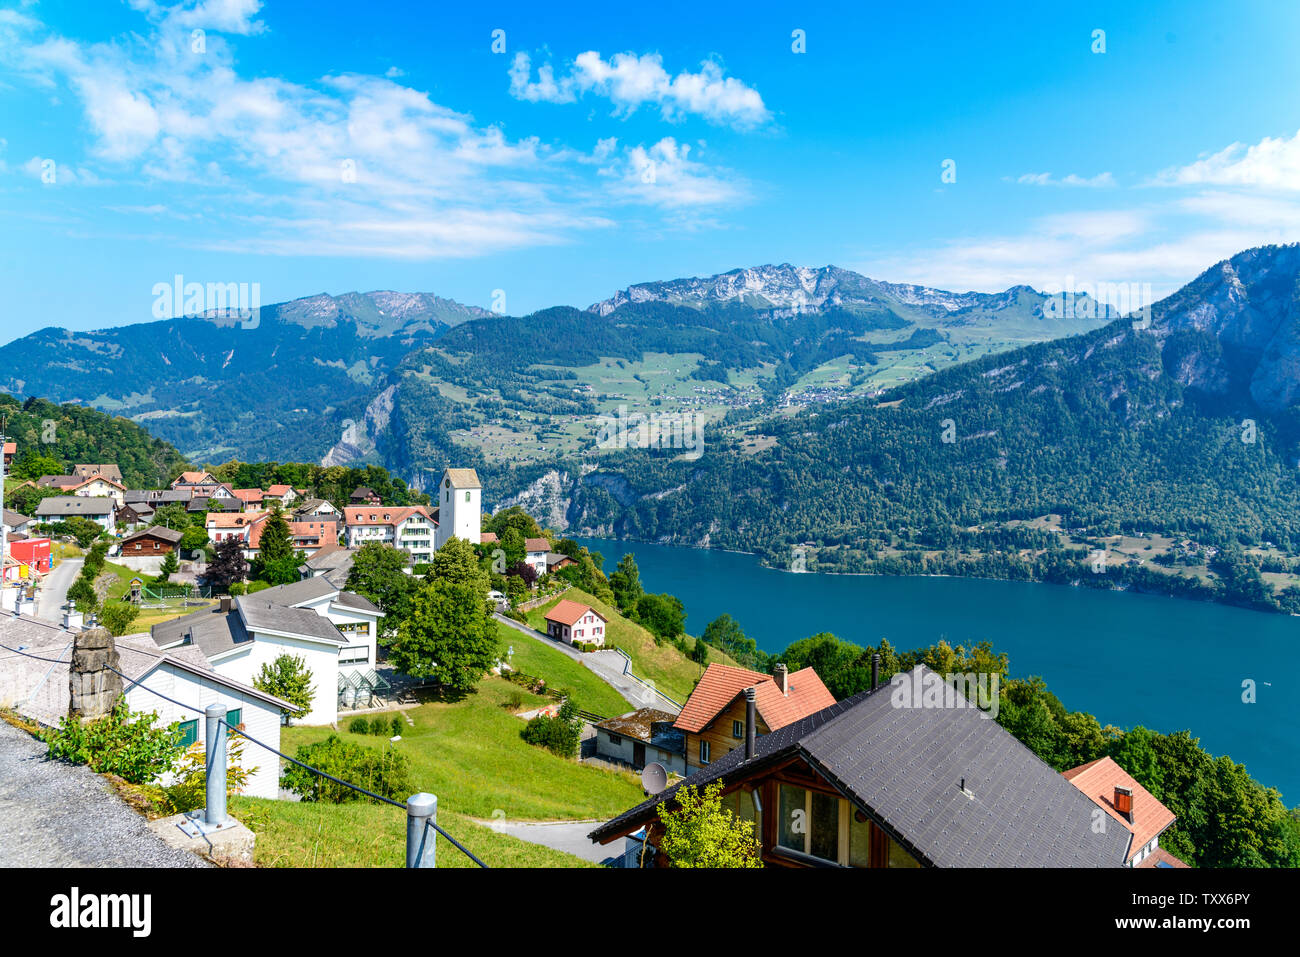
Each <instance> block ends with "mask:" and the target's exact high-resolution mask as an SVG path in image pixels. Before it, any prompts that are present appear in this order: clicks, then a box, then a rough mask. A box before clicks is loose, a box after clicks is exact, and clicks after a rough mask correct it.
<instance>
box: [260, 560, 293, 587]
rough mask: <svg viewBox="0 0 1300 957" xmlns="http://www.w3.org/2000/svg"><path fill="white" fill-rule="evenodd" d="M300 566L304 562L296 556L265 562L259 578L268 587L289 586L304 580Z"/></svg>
mask: <svg viewBox="0 0 1300 957" xmlns="http://www.w3.org/2000/svg"><path fill="white" fill-rule="evenodd" d="M300 565H302V561H301V559H299V558H298V557H297V556H295V555H290V556H289V557H288V558H274V559H271V560H270V561H263V562H262V563H261V568H260V574H258V576H257V578H258V580H259V581H264V582H266V583H267V584H268V585H289V584H292V583H293V582H296V581H298V580H300V579H301V578H302V575H301V574H300V573H299V572H298V568H299V566H300Z"/></svg>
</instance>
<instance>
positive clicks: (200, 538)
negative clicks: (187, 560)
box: [180, 525, 208, 552]
mask: <svg viewBox="0 0 1300 957" xmlns="http://www.w3.org/2000/svg"><path fill="white" fill-rule="evenodd" d="M206 544H208V530H207V529H206V528H204V527H203V526H202V525H191V526H190V527H189V528H187V529H185V533H184V534H183V535H182V536H181V543H180V547H181V548H183V549H185V551H187V552H193V551H197V550H198V549H200V548H202V547H203V546H204V545H206Z"/></svg>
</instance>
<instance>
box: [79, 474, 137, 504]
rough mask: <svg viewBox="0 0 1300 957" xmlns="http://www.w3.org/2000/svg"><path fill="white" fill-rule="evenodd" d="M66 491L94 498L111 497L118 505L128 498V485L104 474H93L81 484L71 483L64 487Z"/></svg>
mask: <svg viewBox="0 0 1300 957" xmlns="http://www.w3.org/2000/svg"><path fill="white" fill-rule="evenodd" d="M64 491H65V492H69V493H71V494H73V495H85V496H90V497H94V498H111V499H112V500H113V501H115V502H116V503H117V504H118V505H121V504H122V503H123V502H124V501H125V499H126V486H124V485H123V484H122V483H121V482H114V481H113V480H112V479H110V478H105V477H104V476H103V475H92V476H91V477H90V478H87V479H84V480H83V481H82V482H81V484H79V485H69V486H66V487H65V488H64Z"/></svg>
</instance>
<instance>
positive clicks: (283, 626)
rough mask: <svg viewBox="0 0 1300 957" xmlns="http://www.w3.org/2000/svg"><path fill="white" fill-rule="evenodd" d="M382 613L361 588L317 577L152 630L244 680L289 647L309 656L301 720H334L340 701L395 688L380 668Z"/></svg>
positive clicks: (166, 646)
mask: <svg viewBox="0 0 1300 957" xmlns="http://www.w3.org/2000/svg"><path fill="white" fill-rule="evenodd" d="M381 616H382V613H381V612H380V611H379V609H378V608H376V607H375V606H374V605H372V604H371V603H370V602H368V601H367V600H366V599H365V598H362V597H361V596H360V595H353V594H350V593H347V592H340V590H339V589H338V588H336V587H334V586H332V585H330V584H329V583H328V582H327V581H325V580H324V579H315V578H313V579H306V580H304V581H299V582H294V583H293V584H292V585H282V586H279V588H268V589H266V590H265V591H262V592H258V593H257V594H255V595H241V596H239V597H238V598H234V599H230V598H223V599H222V600H221V601H220V603H218V604H217V605H214V606H212V607H210V608H205V609H203V610H202V611H197V612H194V613H192V614H189V615H185V616H184V617H182V618H175V619H172V620H171V621H165V622H161V623H160V624H157V625H154V626H153V629H152V632H151V633H152V636H153V639H154V641H155V642H156V643H157V644H158V646H159V647H160V648H162V649H163V650H164V651H172V650H174V649H178V648H183V647H186V646H193V647H195V648H197V649H198V650H199V651H201V652H202V653H203V656H204V658H205V659H206V660H207V661H208V663H209V665H210V666H211V668H212V669H213V670H214V671H216V672H217V673H218V674H221V675H224V676H226V677H229V678H232V679H234V680H236V681H240V682H244V683H251V682H252V681H253V680H254V679H255V678H256V676H257V674H258V672H259V671H260V670H261V667H262V665H263V664H269V663H271V662H273V661H274V660H275V659H276V658H278V657H279V656H280V655H282V654H291V655H297V656H299V657H301V658H303V659H304V660H305V661H306V663H307V667H308V669H310V670H311V673H312V692H313V698H312V706H311V711H310V712H309V713H308V714H307V715H305V716H304V717H303V719H302V720H303V721H304V722H305V723H307V724H332V723H333V722H334V721H336V720H338V712H339V707H340V705H341V704H342V705H344V706H348V705H349V704H351V705H355V704H357V702H358V701H364V702H366V703H368V702H370V701H371V700H372V699H373V698H375V697H377V696H383V695H385V694H386V693H387V691H388V684H387V682H385V681H384V679H383V678H381V677H379V675H378V674H377V673H375V671H374V661H375V636H376V633H377V631H378V620H379V618H380V617H381ZM345 629H346V630H345Z"/></svg>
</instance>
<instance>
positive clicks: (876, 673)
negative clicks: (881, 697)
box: [871, 651, 880, 691]
mask: <svg viewBox="0 0 1300 957" xmlns="http://www.w3.org/2000/svg"><path fill="white" fill-rule="evenodd" d="M878 687H880V652H878V651H875V652H872V653H871V690H872V691H875V690H876V688H878Z"/></svg>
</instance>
